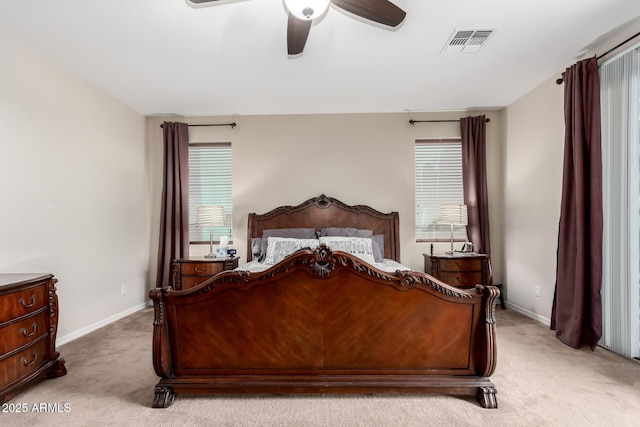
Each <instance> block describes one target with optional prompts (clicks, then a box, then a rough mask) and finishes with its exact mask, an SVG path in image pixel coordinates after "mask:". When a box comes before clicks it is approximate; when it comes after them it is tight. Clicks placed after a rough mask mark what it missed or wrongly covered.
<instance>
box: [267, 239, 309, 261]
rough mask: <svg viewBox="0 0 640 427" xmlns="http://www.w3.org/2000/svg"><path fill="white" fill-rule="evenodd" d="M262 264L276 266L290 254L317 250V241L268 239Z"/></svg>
mask: <svg viewBox="0 0 640 427" xmlns="http://www.w3.org/2000/svg"><path fill="white" fill-rule="evenodd" d="M267 240H268V242H267V251H266V254H265V258H264V263H265V264H269V265H273V264H277V263H279V262H280V261H282V260H283V259H285V258H286V257H287V256H289V255H291V254H292V253H294V252H296V251H298V250H300V249H302V248H311V249H314V248H317V247H318V245H319V244H320V242H319V241H318V239H293V238H289V237H269V238H268V239H267Z"/></svg>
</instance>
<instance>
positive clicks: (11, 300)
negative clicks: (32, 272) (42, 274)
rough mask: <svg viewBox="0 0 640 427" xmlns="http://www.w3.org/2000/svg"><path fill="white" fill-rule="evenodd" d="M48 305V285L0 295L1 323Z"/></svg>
mask: <svg viewBox="0 0 640 427" xmlns="http://www.w3.org/2000/svg"><path fill="white" fill-rule="evenodd" d="M46 306H47V287H46V285H45V284H44V283H43V284H42V285H38V286H34V287H31V288H27V289H24V290H21V291H17V292H12V293H8V294H5V295H2V296H0V324H1V323H4V322H6V321H9V320H13V319H15V318H17V317H21V316H24V315H27V314H30V313H33V312H36V311H38V310H39V309H41V308H44V307H46Z"/></svg>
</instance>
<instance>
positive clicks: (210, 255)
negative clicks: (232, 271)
mask: <svg viewBox="0 0 640 427" xmlns="http://www.w3.org/2000/svg"><path fill="white" fill-rule="evenodd" d="M204 257H205V258H217V256H216V254H207V255H205V256H204Z"/></svg>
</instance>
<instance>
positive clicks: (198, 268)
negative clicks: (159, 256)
mask: <svg viewBox="0 0 640 427" xmlns="http://www.w3.org/2000/svg"><path fill="white" fill-rule="evenodd" d="M223 269H224V264H222V263H208V262H181V263H180V273H181V274H183V275H185V274H189V275H199V274H200V275H205V276H213V275H214V274H218V273H220V272H221V271H222V270H223Z"/></svg>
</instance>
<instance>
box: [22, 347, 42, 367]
mask: <svg viewBox="0 0 640 427" xmlns="http://www.w3.org/2000/svg"><path fill="white" fill-rule="evenodd" d="M37 361H38V352H37V351H34V352H33V360H32V361H31V362H27V358H26V357H23V358H22V359H20V363H22V365H23V366H33V365H35V364H36V362H37Z"/></svg>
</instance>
